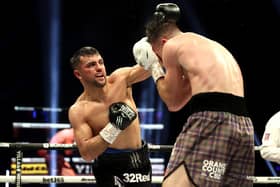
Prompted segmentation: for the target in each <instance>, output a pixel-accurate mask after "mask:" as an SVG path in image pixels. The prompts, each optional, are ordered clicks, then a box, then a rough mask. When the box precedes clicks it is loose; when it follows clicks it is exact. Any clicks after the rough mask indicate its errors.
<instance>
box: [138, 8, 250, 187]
mask: <svg viewBox="0 0 280 187" xmlns="http://www.w3.org/2000/svg"><path fill="white" fill-rule="evenodd" d="M179 17H180V9H179V7H178V6H177V5H176V4H173V3H162V4H158V5H157V6H156V10H155V12H154V15H153V16H152V18H151V19H150V20H149V21H148V23H147V24H146V37H143V38H142V39H141V40H139V41H138V42H136V43H135V45H134V47H133V54H134V57H135V60H136V62H137V63H138V64H140V65H142V66H143V67H144V68H145V69H147V70H148V71H150V72H151V73H152V77H153V78H154V81H155V84H156V87H157V90H158V92H159V95H160V97H161V98H162V100H163V101H164V103H165V104H166V106H167V107H168V109H169V110H170V111H178V110H180V109H182V108H183V107H184V106H185V105H187V106H189V108H190V111H191V115H190V116H189V117H188V118H187V119H185V120H186V123H185V125H184V127H183V129H182V131H181V133H180V134H179V135H178V137H177V139H176V142H175V145H174V148H173V150H172V153H171V157H170V160H169V163H168V166H167V169H166V172H165V176H164V181H163V187H182V186H184V187H192V186H199V187H206V186H211V187H225V186H232V187H251V186H253V181H252V180H250V178H251V176H253V175H254V161H255V152H254V129H253V124H252V121H251V119H250V117H249V114H248V112H247V110H246V101H245V98H244V85H243V84H244V83H243V76H242V73H241V70H240V67H239V65H238V63H237V62H236V60H235V58H234V57H233V56H232V54H231V53H230V52H229V51H228V50H227V49H226V48H225V47H224V46H222V45H221V44H219V43H218V42H216V41H213V40H211V39H209V38H206V37H205V36H202V35H199V34H196V33H193V32H182V31H181V30H180V29H179V27H178V26H177V24H176V22H177V20H178V19H179ZM182 117H184V116H182ZM185 118H186V117H185ZM172 125H174V124H172Z"/></svg>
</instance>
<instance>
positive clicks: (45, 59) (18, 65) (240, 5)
mask: <svg viewBox="0 0 280 187" xmlns="http://www.w3.org/2000/svg"><path fill="white" fill-rule="evenodd" d="M54 2H56V3H57V2H59V3H58V4H59V6H56V7H58V9H59V10H60V11H59V16H58V20H56V21H58V25H59V28H60V32H59V40H58V45H57V46H58V48H57V52H58V54H59V60H58V63H59V64H58V67H59V68H60V75H59V80H58V83H59V89H60V93H59V95H58V101H59V103H58V106H59V107H63V108H67V107H69V106H70V105H71V104H72V103H73V102H74V100H75V99H76V97H77V96H78V95H79V93H80V92H81V91H82V87H81V85H80V83H79V82H78V80H76V79H75V78H74V76H73V75H72V70H71V68H70V66H69V58H70V57H71V55H72V54H73V52H74V51H75V50H77V49H78V48H80V47H82V46H86V45H91V46H94V47H96V48H97V49H98V50H99V51H100V52H101V54H102V56H103V57H104V59H105V63H106V67H107V72H108V73H110V72H112V71H113V70H114V69H116V68H118V67H122V66H132V65H134V64H135V62H134V59H133V56H132V46H133V44H134V43H135V42H136V41H138V40H139V39H140V38H141V37H142V36H143V34H144V32H143V31H144V23H145V21H146V20H147V18H148V17H149V16H150V15H151V14H152V12H153V9H154V7H155V5H157V4H158V3H160V2H175V3H177V4H178V5H179V6H180V8H181V11H182V14H181V18H180V20H179V23H178V24H179V26H180V27H181V28H182V30H183V31H193V32H198V33H200V34H203V35H205V36H208V37H209V38H212V39H214V40H216V41H218V42H220V43H222V44H223V45H224V46H225V47H227V48H228V49H229V50H230V51H231V52H232V53H233V55H234V56H235V58H236V59H237V61H238V62H239V65H240V67H241V70H242V72H243V74H244V81H245V92H246V98H247V103H248V109H249V112H250V114H251V117H252V120H253V122H254V126H255V132H256V135H257V136H258V137H259V138H261V136H262V133H263V131H264V127H265V123H266V121H267V120H268V119H269V118H270V117H271V116H272V115H273V114H274V113H276V112H277V111H278V110H279V109H280V99H279V95H280V90H279V79H280V78H279V76H278V75H279V68H278V67H279V59H280V58H279V56H278V54H279V11H280V7H279V4H280V3H279V2H277V0H273V1H272V2H269V1H266V0H257V1H251V0H186V1H156V0H152V1H151V0H143V1H137V0H126V1H94V0H90V1H89V0H79V1H77V0H72V1H69V0H60V1H58V0H57V1H51V0H49V1H46V0H43V1H40V0H28V1H19V0H18V1H3V2H1V6H0V23H1V28H0V54H1V58H0V60H1V66H0V67H1V70H2V71H1V74H0V81H1V82H0V85H1V87H0V89H1V90H0V104H1V106H0V108H1V113H0V116H1V125H2V127H1V131H0V141H2V142H11V141H13V135H12V125H11V123H12V121H13V120H14V113H13V107H14V106H16V105H17V106H38V107H42V106H49V99H48V98H49V97H48V96H49V95H48V91H49V89H50V87H51V86H52V85H51V84H50V79H51V77H50V76H51V69H50V68H49V63H50V62H49V61H50V59H51V57H50V55H49V54H50V48H51V46H50V43H49V42H50V33H51V31H50V28H51V26H50V25H51V24H50V23H52V22H51V21H50V20H51V18H50V17H51V15H52V14H53V13H54V7H52V4H54ZM56 3H55V4H56ZM134 89H135V92H134V95H135V98H136V101H137V102H138V103H139V102H141V101H140V99H139V98H140V96H139V94H141V84H139V85H136V86H135V88H134ZM155 96H156V97H157V95H155ZM184 113H185V110H184V109H183V110H182V111H179V112H176V113H175V112H172V113H169V114H170V118H169V119H170V120H168V121H166V122H165V123H166V125H169V124H170V126H171V128H170V131H169V133H168V136H167V137H168V143H170V144H172V143H173V141H174V139H175V137H176V135H177V133H178V132H179V130H180V127H181V123H182V122H183V121H182V120H183V118H182V115H183V114H184ZM2 157H3V159H2V160H3V161H4V162H5V157H4V156H3V155H2ZM0 164H1V163H0ZM257 165H260V169H259V167H258V166H257V172H256V173H257V174H258V173H259V175H265V174H267V175H269V172H267V170H265V171H264V169H263V167H262V165H263V161H262V160H261V159H258V158H257ZM264 167H265V166H264ZM261 172H263V174H262V173H261Z"/></svg>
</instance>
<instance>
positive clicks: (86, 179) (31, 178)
mask: <svg viewBox="0 0 280 187" xmlns="http://www.w3.org/2000/svg"><path fill="white" fill-rule="evenodd" d="M249 179H251V180H253V182H254V183H255V184H272V183H277V184H279V183H280V177H255V176H253V177H249ZM15 180H16V178H15V176H5V175H4V176H3V175H0V183H6V182H8V183H15ZM162 180H163V176H152V183H153V184H161V183H162ZM95 182H96V181H95V177H94V176H49V175H39V176H38V175H28V176H21V183H23V184H27V183H39V184H50V183H56V184H60V183H95Z"/></svg>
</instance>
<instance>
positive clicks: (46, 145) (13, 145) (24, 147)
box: [0, 142, 261, 152]
mask: <svg viewBox="0 0 280 187" xmlns="http://www.w3.org/2000/svg"><path fill="white" fill-rule="evenodd" d="M0 148H11V149H16V150H18V149H20V150H30V149H34V150H35V149H49V150H51V149H55V150H57V149H59V150H64V149H77V145H76V144H53V143H8V142H0ZM172 148H173V145H153V144H148V149H149V150H150V151H163V152H164V151H168V152H169V151H171V150H172ZM260 149H261V146H255V151H259V150H260Z"/></svg>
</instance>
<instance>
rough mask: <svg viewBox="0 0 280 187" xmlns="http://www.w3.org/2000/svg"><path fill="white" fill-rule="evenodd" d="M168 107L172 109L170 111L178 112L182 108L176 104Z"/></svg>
mask: <svg viewBox="0 0 280 187" xmlns="http://www.w3.org/2000/svg"><path fill="white" fill-rule="evenodd" d="M167 109H168V111H170V112H177V111H179V110H180V109H179V108H178V107H176V106H171V105H167Z"/></svg>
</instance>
